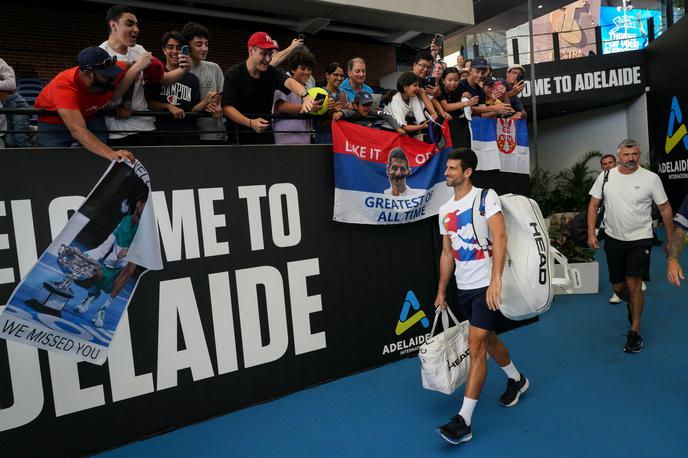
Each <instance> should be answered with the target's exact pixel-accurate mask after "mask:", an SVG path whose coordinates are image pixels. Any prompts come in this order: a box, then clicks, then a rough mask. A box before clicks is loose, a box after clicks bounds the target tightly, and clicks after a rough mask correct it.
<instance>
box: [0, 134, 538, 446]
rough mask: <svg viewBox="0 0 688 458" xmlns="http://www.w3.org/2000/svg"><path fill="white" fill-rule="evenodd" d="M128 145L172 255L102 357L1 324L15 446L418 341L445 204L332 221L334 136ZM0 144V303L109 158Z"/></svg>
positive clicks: (255, 387) (335, 372) (1, 426)
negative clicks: (47, 344) (294, 142)
mask: <svg viewBox="0 0 688 458" xmlns="http://www.w3.org/2000/svg"><path fill="white" fill-rule="evenodd" d="M132 151H133V152H134V153H135V154H136V156H137V157H138V158H139V159H140V160H141V161H142V163H143V164H144V165H145V167H146V168H147V170H148V172H149V174H150V177H151V182H152V187H153V189H154V193H153V196H152V197H153V200H152V201H153V203H154V205H155V210H156V219H157V220H158V227H159V232H160V240H161V247H162V250H163V260H164V269H163V270H162V271H156V272H149V273H147V274H146V275H144V276H143V277H142V279H141V281H140V284H139V286H138V288H137V290H136V293H135V295H134V297H133V300H132V302H131V304H130V306H129V310H128V320H127V319H125V320H124V321H123V322H122V324H121V326H120V328H119V330H118V334H117V336H116V338H115V339H114V341H113V347H112V351H111V354H110V357H109V360H108V362H107V363H106V364H105V366H103V367H99V366H94V365H90V364H87V363H79V364H76V363H74V362H72V361H71V360H69V359H65V358H62V357H56V356H55V355H53V354H48V353H46V352H45V351H42V350H41V351H39V350H36V349H33V348H31V347H28V346H25V345H21V344H16V343H13V342H6V341H4V340H0V444H2V454H3V456H22V457H45V456H76V455H83V454H88V453H93V452H95V451H97V450H101V449H104V448H108V447H112V446H115V445H118V444H122V443H126V442H130V441H133V440H136V439H139V438H141V437H144V436H148V435H151V434H156V433H159V432H162V431H167V430H169V429H171V428H176V427H179V426H183V425H187V424H190V423H194V422H197V421H200V420H203V419H206V418H209V417H212V416H215V415H219V414H223V413H226V412H231V411H233V410H236V409H239V408H242V407H244V406H248V405H251V404H254V403H257V402H261V401H265V400H268V399H272V398H275V397H278V396H282V395H285V394H287V393H290V392H293V391H296V390H299V389H302V388H304V387H307V386H309V385H313V384H317V383H321V382H324V381H327V380H331V379H334V378H338V377H342V376H345V375H348V374H351V373H354V372H357V371H361V370H365V369H368V368H371V367H374V366H377V365H380V364H384V363H387V362H390V361H394V360H397V359H399V358H404V357H407V356H411V355H413V354H414V352H415V350H416V348H417V347H418V346H419V345H420V344H421V343H422V342H423V341H424V339H425V337H426V334H427V333H429V331H430V329H429V325H430V323H431V321H432V315H433V310H434V307H433V301H434V298H435V293H436V285H437V283H436V282H437V272H436V268H437V267H436V266H437V263H436V252H437V244H436V242H437V241H436V239H435V237H436V232H437V229H436V226H437V220H436V218H428V219H426V220H424V221H420V222H417V223H413V224H407V225H401V226H385V227H381V226H365V225H355V224H341V223H335V222H333V221H332V212H333V187H334V184H333V176H332V166H333V165H332V154H331V147H328V146H319V145H310V146H279V147H276V146H251V147H240V146H217V147H208V146H199V147H166V148H162V147H150V148H132ZM228 151H229V152H231V154H227V153H228ZM2 157H3V159H2V160H3V166H2V167H0V303H5V302H6V301H7V299H8V297H9V295H10V293H11V292H12V290H13V289H14V287H15V286H16V285H17V283H18V281H19V279H20V278H21V277H22V276H23V275H24V274H26V272H27V271H28V269H30V267H31V265H32V263H33V262H34V261H35V260H36V257H37V256H38V255H40V253H41V252H42V250H44V249H45V248H46V247H47V246H48V244H49V242H50V241H51V239H52V237H54V236H55V235H56V234H57V232H59V230H60V228H61V227H62V224H64V222H65V221H66V218H67V216H68V214H71V211H72V210H73V209H75V208H77V207H78V206H79V205H80V202H81V201H82V198H83V197H84V196H86V195H87V193H88V192H89V190H90V189H91V187H92V186H94V185H95V183H96V182H97V180H98V178H99V176H100V175H101V174H102V173H103V171H104V170H105V168H106V166H107V163H106V162H105V161H103V160H102V159H100V158H98V157H96V156H94V155H92V154H89V153H88V152H86V151H84V150H83V149H42V150H33V149H23V150H19V149H14V150H6V151H3V153H2ZM526 181H527V177H526ZM414 304H419V305H414ZM418 383H420V377H419V379H418ZM399 402H403V400H400V401H399ZM304 408H307V406H304ZM228 434H232V432H231V431H228Z"/></svg>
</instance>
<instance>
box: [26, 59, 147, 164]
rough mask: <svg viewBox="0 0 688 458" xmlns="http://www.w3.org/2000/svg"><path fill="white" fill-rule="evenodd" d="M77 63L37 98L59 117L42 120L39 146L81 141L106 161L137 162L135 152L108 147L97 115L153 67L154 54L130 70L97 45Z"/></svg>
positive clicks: (61, 144)
mask: <svg viewBox="0 0 688 458" xmlns="http://www.w3.org/2000/svg"><path fill="white" fill-rule="evenodd" d="M76 60H77V63H78V66H77V67H73V68H70V69H68V70H65V71H63V72H60V73H59V74H58V75H57V76H56V77H55V78H53V80H52V81H51V82H50V83H48V85H46V86H45V87H44V88H43V90H42V91H41V93H40V94H39V95H38V97H37V98H36V102H35V107H36V108H40V109H43V110H50V111H56V112H57V114H58V116H55V115H41V116H39V117H38V143H39V144H40V145H41V146H47V147H69V146H71V145H72V144H73V143H74V142H77V143H79V144H81V146H83V147H84V148H86V149H87V150H89V151H91V152H92V153H94V154H97V155H98V156H102V157H104V158H105V159H108V160H113V159H127V160H130V161H133V160H134V155H133V154H132V153H131V152H129V151H127V150H117V151H115V150H113V149H112V148H110V147H109V146H107V145H106V144H105V141H106V140H107V129H106V127H105V123H104V122H103V118H102V117H95V116H94V115H95V114H96V113H97V112H98V111H99V110H101V109H103V108H104V107H105V106H106V105H107V104H108V103H109V102H110V100H112V99H113V98H118V97H120V96H122V94H124V93H125V92H126V91H127V89H129V87H130V86H131V84H132V83H133V82H134V80H135V79H136V77H137V75H138V74H139V72H140V71H142V70H144V69H145V68H146V67H147V66H148V65H149V64H150V62H151V54H150V53H146V54H144V55H142V56H141V58H140V59H139V60H138V61H136V62H135V63H134V64H133V65H132V66H131V67H129V69H128V70H127V65H126V64H125V63H123V62H120V63H118V62H117V58H116V57H110V55H109V54H108V53H107V51H105V50H104V49H101V48H98V47H96V46H93V47H90V48H86V49H83V50H82V51H81V52H80V53H79V54H78V55H77V58H76ZM125 70H126V71H125Z"/></svg>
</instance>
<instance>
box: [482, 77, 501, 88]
mask: <svg viewBox="0 0 688 458" xmlns="http://www.w3.org/2000/svg"><path fill="white" fill-rule="evenodd" d="M497 81H499V80H498V79H497V78H495V77H494V76H488V77H487V78H485V81H483V86H492V85H493V84H494V83H496V82H497Z"/></svg>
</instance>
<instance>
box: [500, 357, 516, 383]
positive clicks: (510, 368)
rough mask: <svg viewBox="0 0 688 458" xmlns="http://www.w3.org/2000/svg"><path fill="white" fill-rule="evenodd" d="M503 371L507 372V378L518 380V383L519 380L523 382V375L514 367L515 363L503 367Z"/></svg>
mask: <svg viewBox="0 0 688 458" xmlns="http://www.w3.org/2000/svg"><path fill="white" fill-rule="evenodd" d="M502 370H503V371H504V372H506V376H507V378H512V379H514V380H516V381H517V382H518V381H519V380H521V374H520V373H519V372H518V369H516V366H514V362H513V361H511V362H510V363H509V364H507V365H506V366H503V367H502Z"/></svg>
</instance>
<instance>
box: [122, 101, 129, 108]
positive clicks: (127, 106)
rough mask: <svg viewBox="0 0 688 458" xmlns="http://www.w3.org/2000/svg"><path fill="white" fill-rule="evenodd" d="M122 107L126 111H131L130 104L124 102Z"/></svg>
mask: <svg viewBox="0 0 688 458" xmlns="http://www.w3.org/2000/svg"><path fill="white" fill-rule="evenodd" d="M122 105H124V108H126V109H127V110H131V102H124V103H123V104H122Z"/></svg>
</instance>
